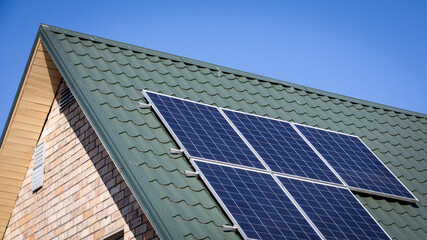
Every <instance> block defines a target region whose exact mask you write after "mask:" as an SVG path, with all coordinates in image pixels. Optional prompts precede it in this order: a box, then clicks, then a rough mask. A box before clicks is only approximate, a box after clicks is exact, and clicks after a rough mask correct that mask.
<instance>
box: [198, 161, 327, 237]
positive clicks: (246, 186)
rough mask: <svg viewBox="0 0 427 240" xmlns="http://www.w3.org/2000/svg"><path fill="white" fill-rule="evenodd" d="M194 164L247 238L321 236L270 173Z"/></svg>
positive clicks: (210, 164) (203, 163) (208, 164)
mask: <svg viewBox="0 0 427 240" xmlns="http://www.w3.org/2000/svg"><path fill="white" fill-rule="evenodd" d="M193 165H195V166H196V169H197V170H198V171H199V172H200V173H202V178H204V181H205V183H206V184H207V185H208V187H209V188H210V190H211V191H212V192H213V193H214V195H216V198H217V200H218V201H219V202H220V204H221V205H222V207H223V208H224V209H225V210H226V211H227V212H228V214H229V216H230V218H231V219H232V221H233V222H234V224H237V226H239V229H238V230H239V232H240V233H241V234H242V236H243V237H244V238H245V239H248V238H250V239H294V240H297V239H321V238H320V237H319V235H318V234H317V233H316V231H315V230H314V229H313V227H312V226H311V225H310V223H309V222H308V221H307V220H306V219H305V218H304V216H303V215H302V213H301V212H300V211H299V210H298V209H297V207H296V206H295V205H294V204H293V203H292V201H291V199H290V198H289V197H288V196H287V195H286V193H285V192H284V191H283V190H282V189H281V187H280V185H279V184H278V183H277V182H276V181H275V180H274V178H273V176H272V175H271V174H266V173H261V172H257V171H248V170H244V169H240V168H234V167H227V166H221V165H218V164H213V163H206V162H202V161H193Z"/></svg>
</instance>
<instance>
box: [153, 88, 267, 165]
mask: <svg viewBox="0 0 427 240" xmlns="http://www.w3.org/2000/svg"><path fill="white" fill-rule="evenodd" d="M146 93H147V95H148V96H149V97H150V99H151V101H152V103H154V105H155V106H156V108H157V109H158V110H159V111H160V114H161V115H162V116H163V118H164V119H165V121H166V122H167V124H168V125H169V126H170V128H171V129H172V131H173V132H174V133H175V135H176V136H177V137H178V139H179V141H180V142H181V143H182V144H183V145H184V147H185V149H186V150H187V151H188V153H189V154H190V155H191V156H193V157H200V158H205V159H212V160H217V161H223V162H228V163H234V164H240V165H244V166H249V167H256V168H262V169H265V168H264V166H263V165H262V163H261V162H260V161H259V160H258V158H257V157H256V156H255V155H254V153H253V152H252V151H251V150H250V149H249V147H248V146H247V145H246V144H245V143H244V142H243V140H242V139H241V138H240V136H239V135H238V134H237V133H236V131H235V130H234V129H233V128H232V126H231V125H230V124H229V123H228V122H227V120H226V119H225V118H224V117H223V116H222V115H221V112H220V111H219V110H218V108H216V107H212V106H207V105H204V104H198V103H195V102H191V101H186V100H181V99H177V98H172V97H168V96H165V95H160V94H156V93H152V92H148V91H147V92H146Z"/></svg>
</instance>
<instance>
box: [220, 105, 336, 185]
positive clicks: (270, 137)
mask: <svg viewBox="0 0 427 240" xmlns="http://www.w3.org/2000/svg"><path fill="white" fill-rule="evenodd" d="M222 111H223V112H224V113H225V114H226V115H227V117H228V118H229V119H230V120H231V122H232V123H233V124H234V125H235V126H236V128H237V129H238V130H239V131H240V132H241V133H242V135H243V136H244V138H246V140H247V141H248V142H249V143H250V145H251V146H252V147H253V148H254V149H255V151H256V152H257V153H258V154H259V155H260V157H261V158H262V160H263V161H264V162H265V163H267V165H268V166H269V167H270V169H271V170H273V171H276V172H282V173H286V174H292V175H295V176H301V177H306V178H311V179H317V180H322V181H326V182H332V183H337V184H341V185H342V184H343V183H342V182H341V181H340V180H339V179H338V177H337V176H336V175H335V174H336V173H334V172H333V170H331V169H330V167H329V166H328V165H327V163H325V162H324V161H323V160H322V159H321V158H320V157H319V156H318V155H317V154H316V152H315V151H314V150H313V149H312V148H311V147H310V146H309V144H308V143H307V142H306V141H305V140H304V139H303V138H302V137H301V136H300V135H299V133H298V132H297V131H296V130H295V129H294V128H293V127H292V125H291V124H290V123H288V122H285V121H280V120H276V119H271V118H267V117H262V116H255V115H252V114H246V113H241V112H236V111H231V110H226V109H222Z"/></svg>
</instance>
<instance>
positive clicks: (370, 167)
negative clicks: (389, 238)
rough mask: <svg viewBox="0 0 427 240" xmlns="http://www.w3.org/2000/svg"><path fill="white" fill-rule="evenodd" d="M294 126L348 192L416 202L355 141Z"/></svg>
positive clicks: (334, 133)
mask: <svg viewBox="0 0 427 240" xmlns="http://www.w3.org/2000/svg"><path fill="white" fill-rule="evenodd" d="M295 126H296V127H297V128H298V130H300V132H301V133H302V134H303V135H304V136H305V137H306V138H307V139H308V140H309V141H310V143H311V144H312V145H313V146H314V147H315V148H316V149H317V151H318V152H319V153H320V154H321V155H322V156H323V157H324V158H325V159H326V160H327V161H328V162H329V164H330V165H331V166H332V167H333V168H334V169H335V171H336V172H337V173H338V174H339V175H340V176H341V178H342V179H343V180H344V181H345V182H346V183H347V184H348V186H349V187H351V188H352V189H355V190H357V189H359V190H368V191H372V192H379V193H383V194H386V195H388V196H390V197H393V196H397V197H398V198H405V199H416V198H415V197H414V196H413V195H412V193H411V192H409V190H408V189H407V188H406V187H405V186H404V185H403V184H402V183H401V182H400V181H399V180H398V179H397V178H396V177H395V176H394V174H393V173H392V172H390V171H389V169H388V168H387V167H386V166H385V165H384V164H383V163H382V162H381V160H379V159H378V158H377V157H376V156H375V154H374V153H373V152H372V151H371V150H370V149H369V148H368V147H367V146H366V145H365V144H364V143H363V142H362V141H361V140H360V139H359V138H358V137H355V136H351V135H347V134H341V133H336V132H331V131H327V130H322V129H317V128H313V127H308V126H303V125H299V124H295Z"/></svg>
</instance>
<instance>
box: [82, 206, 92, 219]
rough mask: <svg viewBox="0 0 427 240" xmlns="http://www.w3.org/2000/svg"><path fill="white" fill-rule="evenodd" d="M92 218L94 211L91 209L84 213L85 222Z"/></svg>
mask: <svg viewBox="0 0 427 240" xmlns="http://www.w3.org/2000/svg"><path fill="white" fill-rule="evenodd" d="M90 216H92V209H89V210H88V211H86V212H84V213H83V220H86V219H88V218H89V217H90Z"/></svg>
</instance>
